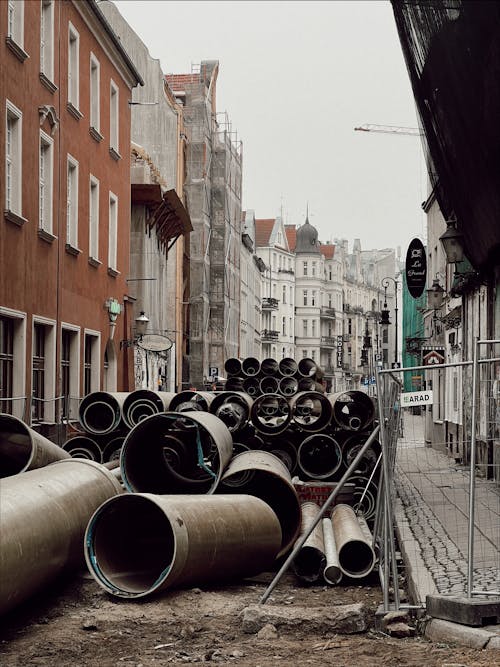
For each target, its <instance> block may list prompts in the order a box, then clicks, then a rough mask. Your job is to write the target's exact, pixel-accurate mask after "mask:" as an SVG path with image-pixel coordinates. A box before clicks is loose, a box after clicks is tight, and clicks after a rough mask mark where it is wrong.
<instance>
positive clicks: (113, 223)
mask: <svg viewBox="0 0 500 667" xmlns="http://www.w3.org/2000/svg"><path fill="white" fill-rule="evenodd" d="M117 236H118V197H117V196H116V195H114V194H113V193H112V192H110V193H109V240H108V242H109V247H108V268H110V269H112V270H113V271H116V270H117V268H116V251H117V243H118V241H117Z"/></svg>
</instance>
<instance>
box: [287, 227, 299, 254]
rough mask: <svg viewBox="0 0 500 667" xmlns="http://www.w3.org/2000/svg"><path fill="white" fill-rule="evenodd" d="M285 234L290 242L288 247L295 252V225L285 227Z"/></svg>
mask: <svg viewBox="0 0 500 667" xmlns="http://www.w3.org/2000/svg"><path fill="white" fill-rule="evenodd" d="M285 234H286V238H287V240H288V247H289V248H290V251H291V252H293V251H294V250H295V246H296V245H297V227H296V226H295V225H285Z"/></svg>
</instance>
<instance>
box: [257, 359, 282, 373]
mask: <svg viewBox="0 0 500 667" xmlns="http://www.w3.org/2000/svg"><path fill="white" fill-rule="evenodd" d="M260 372H261V373H263V374H264V375H273V376H276V375H278V373H279V364H278V362H277V361H276V359H271V357H268V358H267V359H264V360H263V361H262V362H261V364H260Z"/></svg>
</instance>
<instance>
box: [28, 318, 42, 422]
mask: <svg viewBox="0 0 500 667" xmlns="http://www.w3.org/2000/svg"><path fill="white" fill-rule="evenodd" d="M32 391H33V400H32V407H31V419H32V421H41V420H42V419H43V408H44V406H43V403H44V399H45V326H44V325H43V324H39V323H37V322H35V324H34V327H33V387H32Z"/></svg>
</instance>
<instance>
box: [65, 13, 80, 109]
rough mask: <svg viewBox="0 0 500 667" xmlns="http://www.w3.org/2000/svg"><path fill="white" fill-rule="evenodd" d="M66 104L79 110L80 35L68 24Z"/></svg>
mask: <svg viewBox="0 0 500 667" xmlns="http://www.w3.org/2000/svg"><path fill="white" fill-rule="evenodd" d="M68 103H69V104H71V106H73V107H74V108H75V109H77V110H79V109H80V35H79V33H78V30H77V29H76V28H75V26H74V25H73V24H72V23H71V21H70V22H69V24H68Z"/></svg>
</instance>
